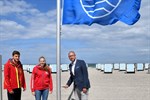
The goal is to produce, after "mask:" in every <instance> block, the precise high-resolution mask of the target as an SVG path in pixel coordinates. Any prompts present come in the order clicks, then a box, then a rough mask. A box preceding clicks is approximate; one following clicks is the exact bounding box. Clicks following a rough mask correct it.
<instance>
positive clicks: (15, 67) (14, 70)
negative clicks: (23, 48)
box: [4, 51, 26, 100]
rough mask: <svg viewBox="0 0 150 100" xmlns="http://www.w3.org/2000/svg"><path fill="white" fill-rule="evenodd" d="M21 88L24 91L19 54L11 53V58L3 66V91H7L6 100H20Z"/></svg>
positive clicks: (16, 52)
mask: <svg viewBox="0 0 150 100" xmlns="http://www.w3.org/2000/svg"><path fill="white" fill-rule="evenodd" d="M21 88H23V91H25V90H26V83H25V77H24V72H23V68H22V64H21V62H20V52H19V51H13V53H12V58H11V59H9V60H8V61H7V63H6V64H5V66H4V89H7V91H8V92H7V96H8V100H21Z"/></svg>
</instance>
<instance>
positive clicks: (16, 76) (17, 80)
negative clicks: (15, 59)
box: [15, 67, 20, 88]
mask: <svg viewBox="0 0 150 100" xmlns="http://www.w3.org/2000/svg"><path fill="white" fill-rule="evenodd" d="M15 69H16V79H17V85H18V88H20V84H19V77H18V69H17V68H16V67H15Z"/></svg>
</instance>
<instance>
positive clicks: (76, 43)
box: [0, 0, 150, 62]
mask: <svg viewBox="0 0 150 100" xmlns="http://www.w3.org/2000/svg"><path fill="white" fill-rule="evenodd" d="M148 3H149V0H144V1H142V6H141V9H140V13H141V18H140V20H139V21H138V22H137V23H136V24H135V25H133V26H128V25H126V24H124V23H122V22H118V23H116V24H114V25H109V26H101V25H97V24H93V25H92V26H86V25H63V26H62V33H61V38H62V49H61V51H62V58H63V59H62V61H63V62H67V61H68V58H67V56H66V55H67V52H68V51H69V50H75V51H76V52H77V54H78V55H77V56H78V57H79V58H81V59H85V60H86V61H87V62H115V61H118V62H123V61H124V62H125V61H126V62H128V61H132V62H135V61H137V62H138V61H143V62H146V61H148V60H149V58H148V56H149V55H150V53H149V51H150V33H149V26H150V17H149V12H146V11H149V9H150V7H149V5H148ZM0 6H1V9H2V14H1V15H2V16H3V17H5V18H2V19H1V22H0V27H1V28H0V31H1V33H0V36H1V39H0V41H2V42H5V41H11V40H15V39H20V40H21V41H25V40H28V41H29V40H33V41H35V42H37V43H33V42H31V43H29V42H25V43H22V44H23V45H24V46H25V47H26V48H27V49H26V48H24V46H16V45H13V46H10V44H9V43H6V44H5V45H7V46H4V45H3V46H2V48H3V50H4V51H7V52H6V53H7V56H8V53H9V52H11V50H13V49H15V48H17V49H19V50H21V51H22V52H23V54H24V58H23V59H25V61H28V62H29V60H27V59H28V56H29V55H32V58H33V59H34V62H36V60H35V59H36V58H38V56H40V54H43V55H46V56H47V57H48V59H49V60H50V61H53V62H55V60H54V59H55V55H54V54H55V51H56V48H55V42H48V43H39V40H42V41H43V39H45V40H46V39H49V40H54V41H55V39H56V9H53V10H49V11H48V12H42V11H40V10H39V9H37V8H35V7H34V6H33V5H32V4H29V3H27V2H25V1H18V0H16V1H15V0H14V1H13V0H10V1H7V0H4V1H0ZM10 15H11V16H13V17H14V19H9V18H8V19H7V17H8V16H10ZM38 39H39V40H38ZM40 42H41V41H40ZM31 44H33V45H31ZM50 45H52V46H50ZM7 47H9V49H6V48H7ZM41 47H45V48H44V49H43V48H42V49H41ZM26 51H28V52H29V53H26ZM49 51H50V52H49ZM47 53H49V54H50V55H47ZM26 55H28V56H26ZM7 56H6V57H7Z"/></svg>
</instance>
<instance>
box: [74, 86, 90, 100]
mask: <svg viewBox="0 0 150 100" xmlns="http://www.w3.org/2000/svg"><path fill="white" fill-rule="evenodd" d="M74 96H75V100H88V91H87V92H86V93H83V92H82V91H80V90H79V89H78V88H75V89H74Z"/></svg>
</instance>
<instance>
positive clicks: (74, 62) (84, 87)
mask: <svg viewBox="0 0 150 100" xmlns="http://www.w3.org/2000/svg"><path fill="white" fill-rule="evenodd" d="M68 57H69V59H70V61H71V63H70V64H69V69H70V78H69V80H68V82H67V84H66V85H65V86H64V88H68V87H69V86H70V85H71V84H72V82H74V95H75V99H76V100H88V90H89V88H90V82H89V78H88V71H87V67H86V63H85V62H84V60H78V59H76V54H75V52H74V51H70V52H69V53H68Z"/></svg>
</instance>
